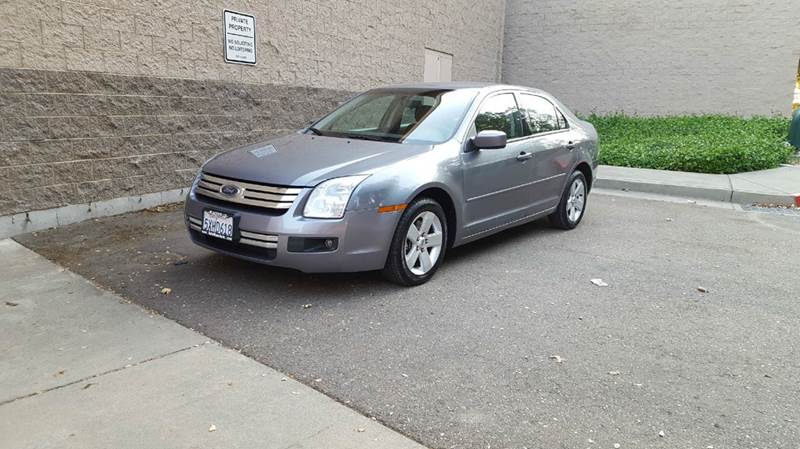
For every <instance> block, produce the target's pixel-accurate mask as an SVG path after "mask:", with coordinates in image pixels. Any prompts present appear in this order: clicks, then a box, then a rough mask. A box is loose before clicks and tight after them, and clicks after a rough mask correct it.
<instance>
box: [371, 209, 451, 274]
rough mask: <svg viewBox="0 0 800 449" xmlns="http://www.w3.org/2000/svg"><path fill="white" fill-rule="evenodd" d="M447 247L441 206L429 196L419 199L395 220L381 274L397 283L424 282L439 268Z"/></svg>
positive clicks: (445, 221) (445, 228) (445, 223)
mask: <svg viewBox="0 0 800 449" xmlns="http://www.w3.org/2000/svg"><path fill="white" fill-rule="evenodd" d="M446 250H447V220H446V219H445V214H444V209H442V206H440V205H439V203H437V202H436V201H434V200H432V199H430V198H421V199H418V200H416V201H414V202H413V203H411V205H409V206H408V207H407V208H406V210H405V211H404V212H403V216H402V217H401V218H400V222H399V223H398V224H397V229H396V230H395V232H394V236H393V237H392V243H391V247H390V248H389V256H388V257H387V259H386V265H385V266H384V267H383V275H384V276H385V277H386V278H387V279H388V280H390V281H392V282H395V283H397V284H400V285H406V286H414V285H420V284H423V283H425V282H427V281H428V280H429V279H430V278H431V277H433V274H434V273H436V270H437V269H439V266H440V265H441V264H442V261H443V260H444V253H445V251H446Z"/></svg>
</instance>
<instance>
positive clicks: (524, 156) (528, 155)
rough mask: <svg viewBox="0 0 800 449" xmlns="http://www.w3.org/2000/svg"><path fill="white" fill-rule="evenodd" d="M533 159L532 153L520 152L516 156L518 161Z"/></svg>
mask: <svg viewBox="0 0 800 449" xmlns="http://www.w3.org/2000/svg"><path fill="white" fill-rule="evenodd" d="M532 157H533V153H528V152H527V151H522V152H520V153H519V154H518V155H517V160H518V161H527V160H528V159H530V158H532Z"/></svg>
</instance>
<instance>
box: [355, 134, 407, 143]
mask: <svg viewBox="0 0 800 449" xmlns="http://www.w3.org/2000/svg"><path fill="white" fill-rule="evenodd" d="M345 137H347V138H348V139H361V140H373V141H375V142H397V139H395V138H394V137H388V136H386V137H380V136H370V135H367V134H347V135H345Z"/></svg>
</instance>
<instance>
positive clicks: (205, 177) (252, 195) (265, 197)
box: [195, 173, 303, 213]
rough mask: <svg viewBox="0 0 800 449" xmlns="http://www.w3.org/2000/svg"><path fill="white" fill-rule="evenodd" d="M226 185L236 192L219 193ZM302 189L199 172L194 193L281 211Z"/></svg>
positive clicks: (289, 205) (288, 205)
mask: <svg viewBox="0 0 800 449" xmlns="http://www.w3.org/2000/svg"><path fill="white" fill-rule="evenodd" d="M227 185H231V186H235V187H237V188H238V193H237V194H236V195H232V196H231V195H225V194H223V193H221V192H220V190H221V189H222V186H227ZM302 190H303V189H302V188H301V187H278V186H271V185H266V184H254V183H251V182H244V181H238V180H235V179H229V178H223V177H220V176H214V175H209V174H208V173H201V174H200V181H199V182H198V183H197V190H195V193H196V194H198V195H203V196H206V197H208V198H213V199H216V200H220V201H223V202H227V203H235V204H242V205H245V206H253V207H258V208H262V209H268V210H272V211H279V212H281V213H283V212H285V211H286V210H287V209H289V208H290V207H292V204H293V203H294V201H295V200H296V199H297V196H298V195H299V194H300V192H301V191H302Z"/></svg>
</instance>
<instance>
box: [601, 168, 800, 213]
mask: <svg viewBox="0 0 800 449" xmlns="http://www.w3.org/2000/svg"><path fill="white" fill-rule="evenodd" d="M609 172H610V174H609ZM621 172H622V173H621ZM684 175H689V176H690V178H688V179H686V178H685V177H684ZM648 178H652V179H648ZM681 178H684V180H683V182H680V181H677V180H679V179H681ZM671 180H675V181H674V182H670V181H671ZM734 184H739V183H738V182H734V180H733V179H732V178H731V176H730V175H701V174H697V173H682V172H669V171H666V170H650V169H630V168H627V167H625V168H620V167H610V166H609V167H607V168H606V166H600V170H599V171H598V175H597V179H596V180H595V182H594V186H593V187H597V188H601V189H606V190H621V191H626V192H641V193H649V194H656V195H666V196H673V197H684V198H691V199H698V200H710V201H719V202H725V203H733V204H741V205H753V204H756V205H774V206H785V207H792V206H794V207H800V193H781V192H779V191H777V190H776V189H773V188H765V190H766V191H760V192H759V191H749V190H745V189H736V188H734ZM770 190H772V191H774V193H772V192H770Z"/></svg>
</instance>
